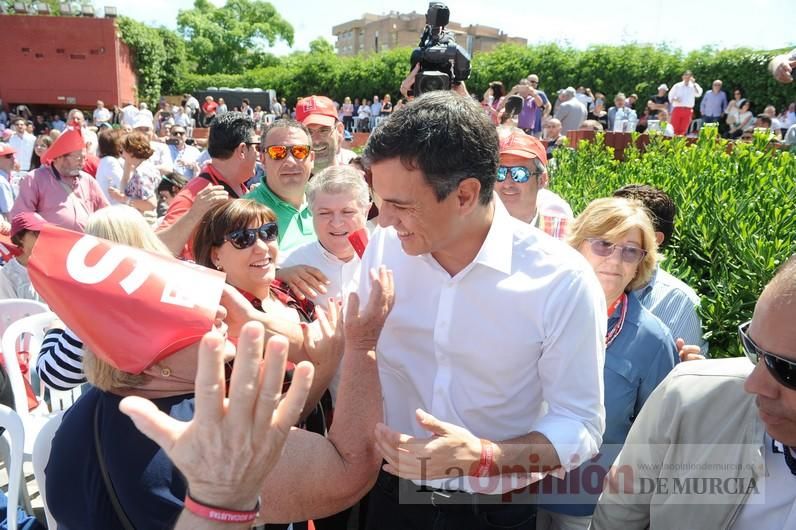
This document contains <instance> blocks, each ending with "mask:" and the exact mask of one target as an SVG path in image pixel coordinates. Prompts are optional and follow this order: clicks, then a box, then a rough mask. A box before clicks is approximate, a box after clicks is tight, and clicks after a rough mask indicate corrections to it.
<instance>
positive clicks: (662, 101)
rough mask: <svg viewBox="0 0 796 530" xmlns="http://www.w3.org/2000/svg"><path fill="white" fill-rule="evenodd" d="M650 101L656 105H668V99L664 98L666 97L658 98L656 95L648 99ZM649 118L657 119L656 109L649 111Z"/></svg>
mask: <svg viewBox="0 0 796 530" xmlns="http://www.w3.org/2000/svg"><path fill="white" fill-rule="evenodd" d="M650 101H652V102H653V103H655V104H656V105H663V104H668V103H669V98H668V97H666V96H659V95H657V94H656V95H654V96H652V97H651V98H650ZM649 117H650V118H652V119H655V118H657V117H658V111H657V110H656V109H650V112H649Z"/></svg>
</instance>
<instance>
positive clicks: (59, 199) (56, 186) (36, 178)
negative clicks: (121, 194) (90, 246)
mask: <svg viewBox="0 0 796 530" xmlns="http://www.w3.org/2000/svg"><path fill="white" fill-rule="evenodd" d="M85 157H86V151H85V144H84V143H83V137H82V136H81V134H80V131H75V130H67V131H66V132H64V133H63V134H62V135H61V136H59V137H58V139H57V140H55V142H53V144H52V145H51V146H50V148H49V149H48V150H47V151H46V152H45V153H44V156H42V160H41V161H42V166H41V167H40V168H38V169H37V170H35V171H33V172H32V173H30V174H28V175H27V176H26V177H25V178H23V179H22V181H21V182H20V183H19V196H18V197H17V200H16V202H15V203H14V207H13V208H12V209H11V217H12V218H13V216H15V215H16V214H18V213H22V212H36V213H38V214H39V215H41V216H42V217H43V218H44V219H45V220H46V221H47V222H48V223H52V224H54V225H56V226H60V227H63V228H68V229H70V230H76V231H78V232H82V231H83V229H84V228H85V226H86V222H87V221H88V217H89V215H91V214H92V213H94V212H95V211H97V210H99V209H101V208H104V207H105V206H108V200H107V199H106V198H105V195H104V194H103V193H102V189H101V188H100V186H99V184H98V183H97V181H96V180H94V179H93V178H92V177H91V176H90V175H89V174H88V173H85V172H84V171H82V170H81V168H82V167H83V162H84V161H85Z"/></svg>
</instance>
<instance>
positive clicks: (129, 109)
mask: <svg viewBox="0 0 796 530" xmlns="http://www.w3.org/2000/svg"><path fill="white" fill-rule="evenodd" d="M136 116H138V107H136V106H135V105H133V104H132V103H130V102H128V103H127V105H125V106H124V107H123V108H122V125H124V126H126V127H130V128H131V129H132V128H133V123H135V118H136Z"/></svg>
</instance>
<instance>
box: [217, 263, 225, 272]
mask: <svg viewBox="0 0 796 530" xmlns="http://www.w3.org/2000/svg"><path fill="white" fill-rule="evenodd" d="M216 270H219V271H222V272H223V271H224V267H222V266H221V265H219V264H218V263H216Z"/></svg>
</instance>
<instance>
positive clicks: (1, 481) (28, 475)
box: [0, 462, 47, 525]
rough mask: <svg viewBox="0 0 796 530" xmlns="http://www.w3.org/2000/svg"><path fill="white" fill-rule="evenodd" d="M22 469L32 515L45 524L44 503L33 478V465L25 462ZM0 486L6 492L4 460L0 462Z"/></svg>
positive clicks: (6, 478)
mask: <svg viewBox="0 0 796 530" xmlns="http://www.w3.org/2000/svg"><path fill="white" fill-rule="evenodd" d="M22 471H23V473H24V474H25V480H26V482H27V485H28V493H29V495H30V503H31V505H32V506H33V512H34V515H35V516H36V518H37V519H38V520H39V521H41V524H42V525H46V524H47V522H46V519H45V517H44V503H43V502H42V500H41V495H39V485H38V484H37V483H36V479H34V478H33V465H32V464H31V463H30V462H26V463H25V465H24V466H23V468H22ZM0 488H2V489H3V493H5V494H8V472H7V471H6V466H5V462H0ZM20 505H22V502H21V501H20Z"/></svg>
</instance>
